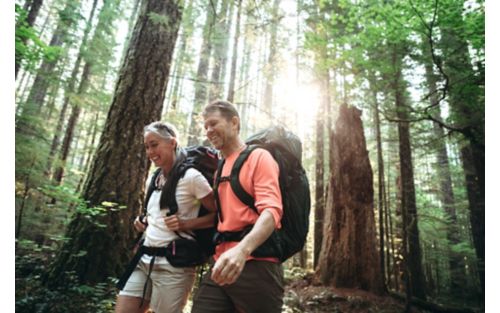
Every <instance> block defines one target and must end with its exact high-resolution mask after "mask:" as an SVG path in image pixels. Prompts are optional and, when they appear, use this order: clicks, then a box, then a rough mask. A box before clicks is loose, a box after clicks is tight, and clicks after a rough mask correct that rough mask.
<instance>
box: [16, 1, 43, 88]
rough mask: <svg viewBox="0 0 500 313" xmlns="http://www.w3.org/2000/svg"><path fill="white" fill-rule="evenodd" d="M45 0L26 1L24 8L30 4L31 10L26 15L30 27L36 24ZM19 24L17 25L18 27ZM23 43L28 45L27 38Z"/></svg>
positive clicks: (19, 59) (17, 62)
mask: <svg viewBox="0 0 500 313" xmlns="http://www.w3.org/2000/svg"><path fill="white" fill-rule="evenodd" d="M42 4H43V0H33V1H26V2H25V6H24V9H25V10H28V6H29V11H28V15H27V16H26V25H27V26H28V27H33V25H34V24H35V20H36V17H37V16H38V12H39V11H40V8H41V7H42ZM17 27H18V25H16V28H17ZM23 43H24V44H25V45H26V43H27V40H26V39H23ZM15 62H16V75H15V78H16V79H17V73H18V72H19V69H20V68H21V62H22V59H21V56H16V61H15Z"/></svg>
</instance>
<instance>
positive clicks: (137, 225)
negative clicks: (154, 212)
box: [134, 216, 148, 233]
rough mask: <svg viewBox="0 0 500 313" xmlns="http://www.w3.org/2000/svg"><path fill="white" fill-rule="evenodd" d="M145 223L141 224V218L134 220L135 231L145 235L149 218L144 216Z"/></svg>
mask: <svg viewBox="0 0 500 313" xmlns="http://www.w3.org/2000/svg"><path fill="white" fill-rule="evenodd" d="M143 221H144V223H143V222H141V216H137V217H136V218H135V220H134V227H135V230H137V231H138V232H141V233H143V232H144V231H145V230H146V227H147V226H148V217H147V216H144V218H143Z"/></svg>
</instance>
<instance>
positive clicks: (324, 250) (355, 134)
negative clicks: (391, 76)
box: [315, 104, 383, 294]
mask: <svg viewBox="0 0 500 313" xmlns="http://www.w3.org/2000/svg"><path fill="white" fill-rule="evenodd" d="M360 117H361V111H360V110H358V109H356V108H353V107H351V108H348V107H347V105H345V104H344V105H342V106H341V107H340V111H339V117H338V119H337V123H336V127H335V132H332V133H331V135H330V143H331V145H330V168H331V173H330V182H329V185H328V197H327V204H326V208H325V218H324V219H325V224H324V228H323V244H322V247H321V252H320V256H319V262H318V266H317V268H316V272H315V279H316V280H318V281H319V282H321V283H322V284H330V285H333V286H335V287H346V288H360V289H364V290H368V291H371V292H374V293H377V294H381V293H383V283H382V279H383V278H382V276H381V273H380V269H379V267H380V265H379V261H380V260H379V258H378V254H377V248H376V247H377V244H376V231H375V218H374V211H373V174H372V169H371V166H370V160H369V158H368V151H367V150H366V141H365V137H364V133H363V125H362V122H361V118H360Z"/></svg>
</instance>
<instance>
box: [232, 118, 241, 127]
mask: <svg viewBox="0 0 500 313" xmlns="http://www.w3.org/2000/svg"><path fill="white" fill-rule="evenodd" d="M231 123H232V124H233V125H234V126H235V127H236V129H238V128H239V127H238V126H239V125H240V118H239V117H237V116H233V117H232V118H231Z"/></svg>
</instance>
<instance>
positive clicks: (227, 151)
mask: <svg viewBox="0 0 500 313" xmlns="http://www.w3.org/2000/svg"><path fill="white" fill-rule="evenodd" d="M244 146H245V143H244V142H243V141H242V140H241V139H240V138H239V137H238V138H237V139H235V140H234V141H233V142H231V143H229V144H228V145H225V146H224V147H223V148H222V149H221V153H222V156H223V157H224V158H227V157H228V156H230V155H231V154H232V153H234V152H236V151H238V150H240V149H241V148H243V147H244Z"/></svg>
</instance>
